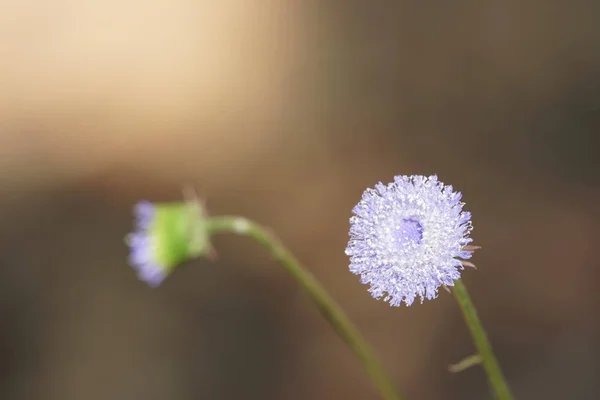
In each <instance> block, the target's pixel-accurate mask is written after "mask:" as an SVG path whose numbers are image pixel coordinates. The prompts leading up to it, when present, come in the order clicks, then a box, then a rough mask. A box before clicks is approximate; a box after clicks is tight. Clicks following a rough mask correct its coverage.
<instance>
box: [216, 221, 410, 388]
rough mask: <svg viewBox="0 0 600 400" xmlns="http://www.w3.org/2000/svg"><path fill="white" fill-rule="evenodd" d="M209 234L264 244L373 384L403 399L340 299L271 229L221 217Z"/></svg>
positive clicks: (251, 222) (249, 222)
mask: <svg viewBox="0 0 600 400" xmlns="http://www.w3.org/2000/svg"><path fill="white" fill-rule="evenodd" d="M206 224H207V229H208V232H209V234H211V235H212V234H215V233H234V234H238V235H243V236H247V237H249V238H251V239H253V240H254V241H256V242H257V243H258V244H260V245H261V246H262V247H264V248H265V249H266V250H267V251H268V252H269V253H270V254H271V256H272V257H273V258H274V259H275V260H276V261H278V262H279V263H280V264H281V266H282V267H283V268H284V269H285V270H286V271H287V272H288V273H289V274H290V275H291V276H292V277H293V278H294V279H295V280H296V281H297V282H298V283H299V284H300V286H301V287H302V288H303V289H304V290H305V291H306V293H307V294H308V295H309V296H310V298H311V299H312V300H313V302H314V303H315V304H316V306H317V307H318V309H319V311H320V312H321V314H322V315H323V316H324V317H325V319H327V321H328V322H329V323H330V324H331V326H332V327H333V329H334V330H335V331H336V332H337V333H338V334H339V335H340V336H341V337H342V339H343V340H344V341H345V342H346V344H347V345H348V346H349V347H350V348H351V349H352V351H353V352H354V354H355V355H356V357H357V358H358V359H359V360H360V362H361V363H362V364H363V366H364V368H365V370H366V371H367V373H368V374H369V377H370V378H371V381H372V382H373V385H374V386H375V387H376V388H377V390H378V391H379V393H380V394H381V397H382V398H383V399H385V400H403V399H404V397H403V396H401V395H399V394H398V393H397V391H396V389H395V386H394V384H393V383H392V381H391V379H390V378H389V376H388V375H387V374H386V372H385V370H384V368H383V365H382V364H381V362H380V361H379V360H378V359H377V358H376V357H375V355H374V352H373V350H372V349H371V347H370V346H369V344H368V343H367V341H366V340H365V339H364V338H363V337H362V336H361V334H360V332H359V331H358V329H356V327H355V326H354V325H353V324H352V322H351V321H350V320H349V319H348V317H347V316H346V314H344V312H343V311H342V309H341V307H340V306H339V305H338V304H337V302H336V301H335V300H334V299H333V298H332V297H331V296H330V295H329V294H328V293H327V292H326V291H325V289H323V287H322V286H321V285H320V284H319V282H318V281H317V280H316V278H315V277H314V276H313V275H312V274H311V273H310V272H308V271H307V270H306V269H304V268H303V267H302V266H301V265H300V263H299V262H298V260H296V258H295V257H294V256H293V255H292V254H291V253H290V252H289V251H288V250H287V249H286V248H285V247H284V246H283V245H282V244H281V243H280V241H279V240H278V239H277V238H276V237H275V236H274V235H272V234H271V233H270V232H269V231H267V230H266V229H264V228H263V227H261V226H260V225H259V224H257V223H255V222H253V221H250V220H248V219H246V218H243V217H235V216H220V217H209V218H208V219H207V221H206Z"/></svg>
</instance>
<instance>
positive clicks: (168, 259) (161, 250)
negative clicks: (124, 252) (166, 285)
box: [126, 201, 210, 286]
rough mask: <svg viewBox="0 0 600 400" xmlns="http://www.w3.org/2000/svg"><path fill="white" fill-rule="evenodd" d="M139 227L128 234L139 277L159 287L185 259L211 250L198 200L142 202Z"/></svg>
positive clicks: (137, 208)
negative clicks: (191, 201) (193, 201)
mask: <svg viewBox="0 0 600 400" xmlns="http://www.w3.org/2000/svg"><path fill="white" fill-rule="evenodd" d="M134 214H135V217H136V229H135V230H134V232H132V233H130V234H129V235H128V236H127V239H126V241H127V244H128V245H129V247H130V250H131V252H130V255H129V262H130V264H131V265H132V266H133V267H134V269H135V270H136V271H137V275H138V278H139V279H141V280H143V281H145V282H146V283H148V284H149V285H150V286H159V285H160V284H161V283H162V282H163V280H164V279H165V278H166V277H167V276H168V275H169V274H170V273H171V272H172V271H173V269H174V268H175V267H177V266H178V265H179V264H181V263H182V262H184V261H186V260H188V259H190V258H192V257H197V256H200V255H202V254H204V253H206V252H208V251H209V250H210V245H209V238H208V233H207V232H206V229H205V225H204V219H203V213H202V208H201V207H200V204H199V203H183V202H182V203H150V202H148V201H142V202H139V203H138V204H137V205H136V206H135V208H134Z"/></svg>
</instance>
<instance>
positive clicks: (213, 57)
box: [0, 0, 600, 400]
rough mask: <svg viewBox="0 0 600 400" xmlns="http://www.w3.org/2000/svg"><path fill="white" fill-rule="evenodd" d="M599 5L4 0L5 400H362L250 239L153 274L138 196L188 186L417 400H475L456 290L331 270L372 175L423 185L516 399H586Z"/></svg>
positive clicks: (482, 386)
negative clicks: (327, 298)
mask: <svg viewBox="0 0 600 400" xmlns="http://www.w3.org/2000/svg"><path fill="white" fill-rule="evenodd" d="M599 13H600V5H599V3H597V2H593V1H583V0H582V1H572V2H559V1H541V0H534V1H529V2H523V1H516V0H514V1H513V0H509V1H505V2H493V1H478V2H475V1H450V2H443V1H424V0H421V1H393V2H392V1H380V2H377V1H371V2H366V1H356V0H348V1H344V2H341V1H340V2H316V1H291V2H285V1H275V0H262V1H261V2H247V1H244V0H221V1H218V2H215V1H204V0H195V1H190V0H173V1H159V0H144V1H141V0H121V1H115V0H105V1H102V2H80V1H75V0H52V1H47V2H41V1H33V0H4V1H2V2H0V192H1V193H0V324H1V326H0V398H2V399H11V400H12V399H51V400H55V399H56V400H58V399H60V400H76V399H77V400H80V399H86V400H95V399H107V398H110V399H144V400H152V399H169V400H171V399H178V400H183V399H210V400H217V399H239V398H243V399H247V400H249V399H260V400H263V399H286V400H288V399H289V400H296V399H298V400H300V399H327V400H329V399H338V398H339V399H348V400H351V399H375V398H377V396H376V394H375V393H374V392H373V390H372V388H371V386H370V383H369V382H368V380H367V378H366V377H365V374H364V373H363V371H362V369H361V368H360V366H359V365H358V363H357V362H356V361H355V360H354V359H353V357H352V355H351V354H350V352H349V351H348V349H347V348H346V347H345V346H344V345H343V344H342V343H341V341H340V340H339V338H338V337H337V336H335V334H334V333H333V332H332V330H331V329H330V328H329V326H328V325H327V324H326V323H325V322H324V321H323V320H322V318H321V317H320V316H319V314H318V313H317V312H316V310H315V309H314V308H313V306H312V305H311V304H310V303H309V301H308V299H307V298H306V297H305V296H304V295H303V294H302V293H300V292H299V290H298V289H297V287H296V285H295V283H294V282H293V281H291V279H290V278H289V277H288V276H287V275H286V274H285V273H284V272H283V271H282V270H281V269H280V268H278V266H277V265H275V264H274V263H273V262H272V261H271V260H269V258H268V257H267V256H266V255H264V254H263V253H262V252H261V251H260V249H258V248H257V247H256V246H255V245H254V244H252V243H249V242H248V241H246V240H244V239H242V238H235V237H219V238H217V239H216V240H215V245H216V247H217V249H218V251H219V254H220V258H219V261H218V262H217V263H210V262H207V261H196V262H193V263H191V264H190V267H189V268H183V269H181V270H179V271H177V273H175V274H174V275H173V276H172V277H171V278H170V279H169V280H168V281H167V282H166V283H165V285H164V286H163V287H161V288H160V289H157V290H152V289H150V288H148V287H146V286H145V285H143V284H142V283H141V282H138V281H137V280H136V279H135V276H134V273H133V271H132V270H131V269H130V268H129V267H128V266H127V264H126V257H127V249H126V247H125V245H124V243H123V240H122V239H123V236H124V235H125V234H126V233H127V232H128V230H129V229H131V223H132V221H131V207H132V204H133V203H134V202H135V201H137V200H138V199H140V198H147V199H151V200H175V199H178V198H179V196H180V188H181V185H182V184H184V183H190V184H193V185H194V186H195V187H197V188H198V190H199V191H200V192H201V193H202V194H203V195H204V196H205V197H206V198H207V200H208V205H209V206H210V209H211V211H212V212H213V213H215V214H221V213H236V214H243V215H246V216H248V217H251V218H254V219H256V220H258V221H261V222H262V223H264V224H266V225H268V226H269V227H271V228H273V229H274V230H275V231H277V232H278V233H279V235H280V236H281V237H282V239H283V240H284V241H285V242H286V243H288V244H289V246H290V247H291V249H292V250H293V251H294V252H295V253H296V254H297V256H298V257H299V258H300V259H301V260H302V261H303V262H304V263H305V264H306V265H307V267H308V268H309V269H310V270H311V271H312V272H314V274H315V275H317V277H318V278H319V279H320V280H321V281H322V283H323V284H324V285H325V286H326V287H327V288H328V289H329V290H330V291H331V293H332V294H333V295H334V296H335V297H336V298H338V299H339V301H340V302H341V304H342V305H343V307H344V309H345V310H347V312H348V313H349V315H350V316H351V318H352V319H353V320H354V321H355V322H356V323H357V325H358V326H359V327H360V328H361V330H362V331H363V332H364V334H365V335H366V336H367V338H368V339H369V340H370V341H371V342H372V343H373V345H374V347H375V348H376V349H377V351H378V353H379V354H380V355H381V357H382V358H383V360H384V362H385V364H386V366H387V367H388V368H389V370H390V371H391V373H392V374H393V376H394V378H395V380H396V382H397V384H398V386H399V387H400V388H402V390H403V391H404V392H405V393H406V394H407V395H408V396H409V399H425V400H428V399H432V400H433V399H484V398H489V392H488V390H487V387H486V383H485V376H484V374H483V372H482V371H481V369H479V368H473V369H472V370H469V371H467V372H463V373H461V374H458V375H451V374H449V373H448V372H447V371H446V366H447V365H448V364H449V363H452V362H456V361H458V360H459V359H460V358H462V357H463V356H466V355H468V354H470V353H471V352H473V347H472V345H471V342H470V339H469V336H468V333H467V331H466V328H465V327H464V325H463V323H462V320H461V316H460V314H459V313H458V310H457V308H456V305H455V304H454V302H453V300H452V298H451V297H450V296H449V295H447V294H446V293H442V294H441V296H440V298H439V299H437V300H435V301H432V302H427V303H425V304H423V305H419V304H417V305H415V306H414V307H410V308H397V309H396V308H394V309H392V308H390V307H388V306H387V305H386V304H384V303H382V302H377V301H375V300H372V299H371V298H370V297H369V295H368V293H367V291H366V287H364V286H362V285H360V284H359V283H358V279H357V277H355V276H353V275H351V274H350V273H349V272H348V271H347V265H348V260H347V257H346V256H345V255H344V252H343V250H344V247H345V244H346V240H347V230H348V218H349V216H350V210H351V208H352V206H353V205H354V204H355V203H356V202H357V201H358V199H359V197H360V193H361V191H362V190H363V189H364V188H366V187H367V186H371V185H373V184H374V183H376V182H377V181H379V180H382V181H384V182H386V181H389V180H391V179H392V177H393V175H395V174H430V173H438V174H439V176H440V178H441V179H442V180H443V181H445V182H447V183H451V184H453V185H454V186H455V187H456V188H458V189H459V190H462V191H463V193H464V199H465V201H466V202H467V203H468V205H467V208H468V209H469V210H470V211H472V212H473V214H474V224H475V231H474V233H473V236H474V238H475V239H476V242H477V243H478V244H480V245H482V246H483V247H484V248H483V250H482V251H480V252H478V253H477V255H476V256H475V258H474V261H475V262H476V263H477V265H478V266H479V270H478V271H476V272H475V271H467V272H466V273H465V280H466V282H467V284H468V286H469V287H470V288H471V292H472V295H473V297H474V299H475V301H476V304H477V305H478V308H479V311H480V314H481V317H482V319H483V321H484V323H485V325H486V327H487V329H488V330H489V334H490V337H491V339H492V341H493V343H494V345H495V348H496V351H497V353H498V356H499V358H500V361H501V363H502V364H503V366H504V368H505V372H506V375H507V376H508V379H509V380H510V383H511V385H512V386H513V389H514V391H515V393H516V395H517V396H518V398H519V399H544V400H549V399H566V398H569V399H596V398H598V395H597V393H598V392H600V384H599V383H598V380H597V377H598V374H599V371H600V362H599V361H598V360H599V356H600V349H599V343H598V328H599V322H600V321H599V319H598V311H599V297H598V294H597V293H598V289H599V288H600V273H599V272H598V267H599V266H600V265H599V264H600V254H599V253H598V251H597V243H598V238H599V237H600V228H599V225H598V220H599V212H598V210H599V208H598V204H599V201H600V190H599V186H598V184H599V183H600V168H599V161H598V160H599V158H598V150H599V149H600V140H599V138H598V135H599V134H600V133H599V130H600V72H599V71H600V25H598V24H597V20H598V18H597V17H598V15H599Z"/></svg>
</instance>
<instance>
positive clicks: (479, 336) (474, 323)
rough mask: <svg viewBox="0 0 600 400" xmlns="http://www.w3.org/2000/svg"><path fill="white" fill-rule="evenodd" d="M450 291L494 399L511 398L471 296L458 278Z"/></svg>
mask: <svg viewBox="0 0 600 400" xmlns="http://www.w3.org/2000/svg"><path fill="white" fill-rule="evenodd" d="M452 292H454V297H455V298H456V301H457V303H458V305H459V307H460V309H461V311H462V313H463V316H464V318H465V322H466V323H467V326H468V327H469V330H470V331H471V336H472V337H473V342H474V343H475V347H477V351H478V352H479V355H480V356H481V360H482V363H483V368H484V369H485V372H486V374H487V377H488V381H489V383H490V386H491V387H492V390H493V391H494V394H495V396H496V399H498V400H512V399H513V396H512V394H511V392H510V388H509V387H508V384H507V383H506V379H505V378H504V375H503V374H502V370H501V369H500V364H498V360H496V356H495V355H494V352H493V350H492V346H491V345H490V342H489V340H488V338H487V334H486V333H485V330H484V329H483V326H482V325H481V321H480V320H479V317H478V316H477V310H476V309H475V306H474V305H473V302H472V301H471V297H470V296H469V293H468V292H467V288H466V286H465V285H464V284H463V283H462V281H461V280H460V279H459V280H456V281H455V282H454V287H453V288H452Z"/></svg>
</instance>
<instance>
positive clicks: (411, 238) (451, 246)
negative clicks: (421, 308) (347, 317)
mask: <svg viewBox="0 0 600 400" xmlns="http://www.w3.org/2000/svg"><path fill="white" fill-rule="evenodd" d="M461 196H462V195H461V193H460V192H454V191H453V189H452V186H445V185H444V184H443V183H442V182H439V181H438V180H437V176H435V175H434V176H430V177H425V176H420V175H415V176H396V177H394V182H392V183H390V184H388V185H384V184H382V183H381V182H380V183H378V184H377V185H375V188H374V189H367V190H366V191H365V192H364V193H363V196H362V199H361V201H360V202H359V203H358V204H357V205H356V207H354V209H353V210H352V212H353V214H354V216H353V217H352V218H350V241H349V242H348V246H347V248H346V254H347V255H348V256H350V271H351V272H352V273H354V274H357V275H360V281H361V283H363V284H370V288H369V292H370V293H371V295H372V296H373V297H374V298H376V299H379V298H381V297H383V298H384V301H387V302H389V303H390V305H392V306H399V305H400V304H401V303H402V302H403V301H404V303H405V304H406V305H407V306H409V305H411V304H412V303H413V301H414V300H415V297H417V296H419V297H420V298H421V303H422V302H423V299H424V298H427V299H434V298H436V297H437V291H438V289H439V287H440V286H442V285H444V286H453V285H454V281H455V280H456V279H459V278H460V275H461V274H460V270H462V269H464V266H465V265H469V266H472V264H471V263H468V262H466V261H462V260H459V258H462V259H469V258H470V257H471V255H472V250H473V249H474V246H467V245H468V244H469V243H470V242H471V241H472V239H470V238H469V233H470V232H471V230H472V229H473V226H472V224H471V213H469V212H466V211H462V208H463V205H464V203H461V202H460V199H461ZM465 246H467V247H465Z"/></svg>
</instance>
